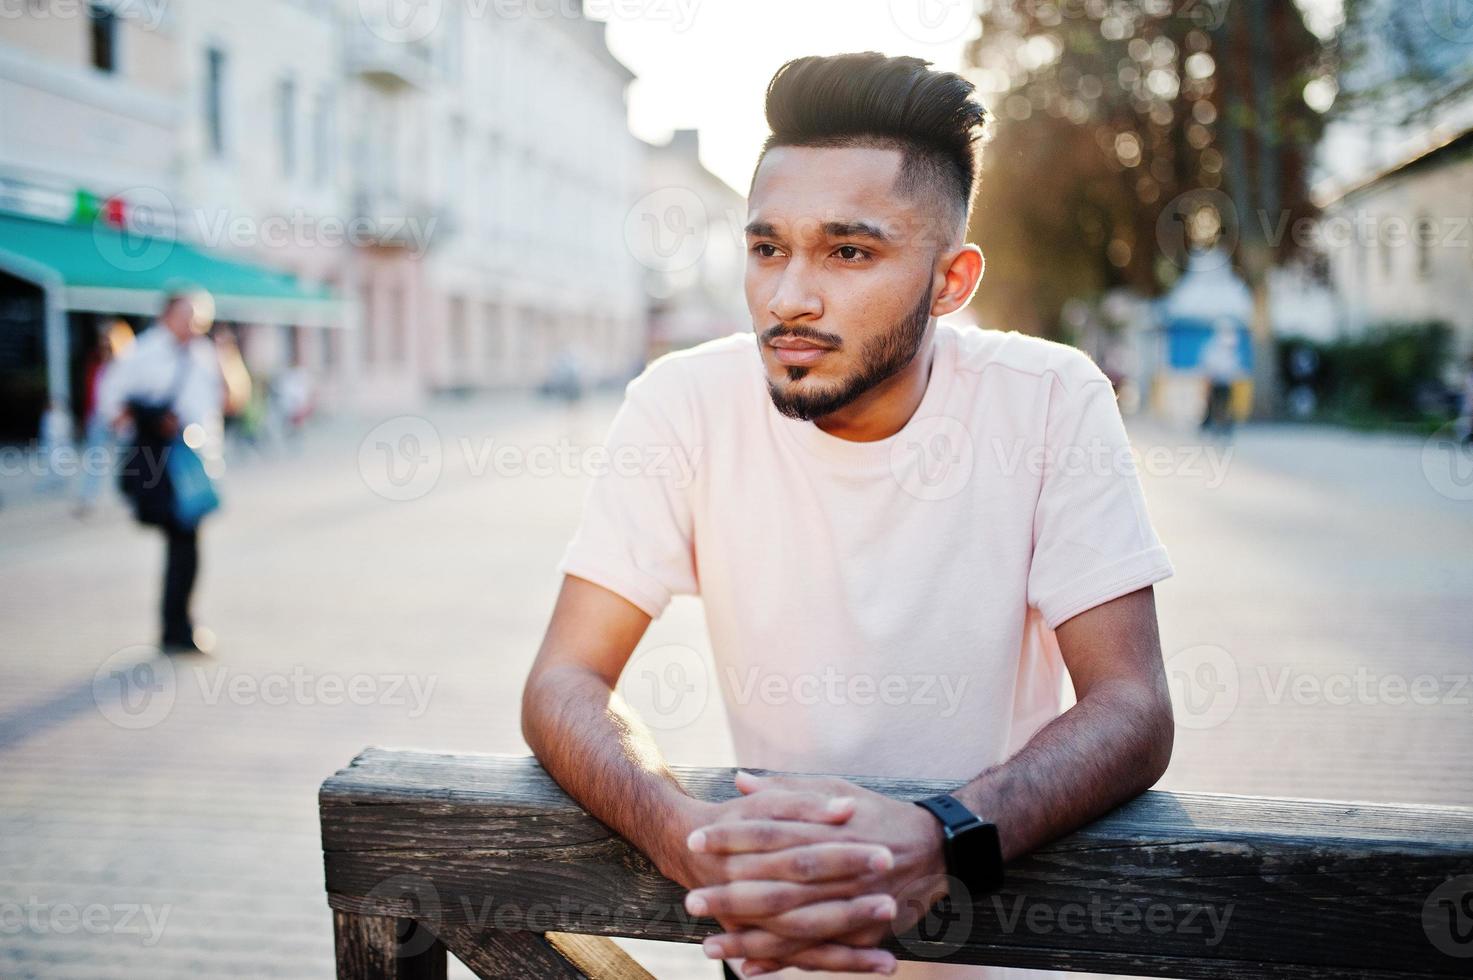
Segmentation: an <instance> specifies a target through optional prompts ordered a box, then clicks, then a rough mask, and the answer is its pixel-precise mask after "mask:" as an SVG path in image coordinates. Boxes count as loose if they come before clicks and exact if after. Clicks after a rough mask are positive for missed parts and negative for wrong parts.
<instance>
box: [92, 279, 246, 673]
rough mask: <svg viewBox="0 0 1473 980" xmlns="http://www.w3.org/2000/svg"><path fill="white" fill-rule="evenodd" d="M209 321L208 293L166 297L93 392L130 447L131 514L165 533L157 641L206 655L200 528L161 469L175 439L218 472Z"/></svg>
mask: <svg viewBox="0 0 1473 980" xmlns="http://www.w3.org/2000/svg"><path fill="white" fill-rule="evenodd" d="M213 321H214V303H213V301H212V300H211V299H210V296H209V294H207V293H174V294H171V295H170V296H169V297H168V298H167V299H166V300H165V302H164V307H163V311H162V313H161V314H160V316H159V319H158V322H157V323H155V324H154V325H153V326H151V327H149V328H148V329H147V330H145V331H144V332H143V333H142V335H140V336H139V338H138V342H137V343H135V344H134V345H133V347H132V349H131V350H129V351H128V352H126V353H125V354H123V355H122V356H120V357H118V358H117V359H116V360H115V361H114V362H113V365H112V367H111V368H109V370H108V372H107V374H106V375H105V377H104V380H103V384H102V386H101V388H100V390H99V410H100V411H103V412H105V413H106V417H107V418H109V419H111V420H112V423H113V426H114V428H115V429H117V430H119V431H120V432H122V433H126V434H127V437H128V438H129V439H130V440H131V442H132V445H133V447H134V448H133V451H132V452H130V453H129V454H128V455H127V456H126V457H125V463H124V466H123V479H124V481H125V483H126V482H127V481H130V480H131V481H132V483H131V486H132V488H133V490H134V507H135V516H136V517H137V518H138V520H139V521H140V522H142V523H146V524H153V525H156V526H157V527H159V529H160V530H161V531H162V532H163V535H164V541H165V544H166V548H167V557H166V560H165V565H164V583H163V603H162V609H161V612H162V620H163V623H162V625H163V629H162V639H161V645H162V646H163V648H164V650H165V651H166V652H169V653H187V652H208V651H209V649H211V648H212V647H213V645H214V634H213V633H212V632H211V631H209V630H208V629H204V628H201V627H198V626H196V624H195V623H194V621H193V619H192V618H191V616H190V600H191V597H192V595H193V592H194V584H195V579H196V578H197V576H198V573H199V528H198V525H197V524H194V523H189V522H186V521H184V520H182V519H181V518H180V517H179V516H178V515H177V513H176V511H175V509H174V503H175V501H174V500H173V494H172V491H171V490H170V488H169V481H168V477H167V476H166V473H167V470H166V468H165V463H166V460H165V450H166V449H168V448H171V444H173V443H174V440H175V437H176V436H181V437H182V439H183V442H184V444H185V446H187V447H188V448H189V449H190V450H192V451H194V452H195V453H196V454H197V455H198V456H199V457H200V458H201V459H202V460H204V461H205V463H204V465H205V471H206V472H210V470H212V469H214V470H216V471H217V472H218V463H219V461H220V458H221V443H222V439H223V422H222V412H223V410H224V407H225V381H224V377H223V375H222V373H221V367H220V360H219V356H218V354H217V353H216V349H215V345H214V344H213V343H212V342H211V341H210V340H209V338H208V337H206V336H205V335H206V334H207V333H208V332H209V330H210V326H211V324H212V323H213Z"/></svg>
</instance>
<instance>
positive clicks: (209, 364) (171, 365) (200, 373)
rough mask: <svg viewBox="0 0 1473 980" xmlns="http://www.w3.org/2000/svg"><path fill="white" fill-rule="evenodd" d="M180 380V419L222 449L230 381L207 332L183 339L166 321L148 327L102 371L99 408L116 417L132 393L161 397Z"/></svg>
mask: <svg viewBox="0 0 1473 980" xmlns="http://www.w3.org/2000/svg"><path fill="white" fill-rule="evenodd" d="M185 358H188V366H187V367H184V360H185ZM181 369H182V374H181ZM176 385H177V386H178V387H177V390H178V395H177V397H175V399H174V414H175V415H177V416H178V417H179V424H180V425H181V426H188V425H191V424H193V425H198V426H200V427H201V429H202V430H203V435H204V437H205V445H206V447H207V449H209V450H212V451H213V450H218V448H219V446H220V443H221V440H222V436H223V432H224V420H223V418H222V416H221V411H222V407H223V403H224V398H225V381H224V378H223V377H221V374H220V361H219V358H218V357H217V356H216V354H215V345H214V343H213V342H211V341H210V340H209V339H208V338H206V337H193V338H191V339H190V340H189V341H188V343H187V344H180V343H179V341H178V340H177V339H176V338H175V337H174V335H173V334H172V333H170V332H169V328H168V327H166V326H164V325H163V324H162V323H155V324H154V325H153V326H151V327H149V328H148V329H147V330H145V331H144V332H143V333H141V334H139V336H138V340H137V341H136V342H135V343H134V344H133V345H132V346H131V347H130V348H128V349H127V350H126V351H124V352H123V354H122V355H121V356H119V357H118V358H116V359H115V360H114V361H113V362H112V365H111V367H110V368H109V369H108V371H107V373H106V374H105V375H104V376H103V379H102V381H101V383H100V384H99V385H98V392H97V403H98V411H99V412H101V413H102V417H103V418H105V419H107V420H108V421H109V422H111V421H112V420H113V419H116V418H117V417H118V415H119V414H120V413H121V412H122V410H123V408H124V405H125V403H126V402H127V401H128V400H129V399H134V398H136V399H140V400H145V401H152V402H161V401H164V400H166V399H168V398H169V396H170V394H171V392H173V391H174V390H175V387H176Z"/></svg>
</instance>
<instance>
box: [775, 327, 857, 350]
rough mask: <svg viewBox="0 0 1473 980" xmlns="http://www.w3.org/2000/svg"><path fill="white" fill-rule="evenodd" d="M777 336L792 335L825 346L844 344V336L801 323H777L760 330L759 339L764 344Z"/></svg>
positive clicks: (834, 346) (840, 345)
mask: <svg viewBox="0 0 1473 980" xmlns="http://www.w3.org/2000/svg"><path fill="white" fill-rule="evenodd" d="M779 337H792V338H795V339H798V340H810V341H812V342H813V343H815V344H823V345H824V346H825V347H833V348H835V349H837V348H839V347H842V346H843V345H844V338H842V337H839V336H837V335H835V334H831V333H825V332H824V331H822V330H815V329H813V328H812V327H808V326H804V325H803V324H801V323H794V324H791V325H788V324H782V323H777V324H773V325H772V326H770V327H768V328H767V329H766V330H764V331H762V337H761V340H762V342H763V343H764V344H770V343H772V342H773V341H774V340H776V339H777V338H779Z"/></svg>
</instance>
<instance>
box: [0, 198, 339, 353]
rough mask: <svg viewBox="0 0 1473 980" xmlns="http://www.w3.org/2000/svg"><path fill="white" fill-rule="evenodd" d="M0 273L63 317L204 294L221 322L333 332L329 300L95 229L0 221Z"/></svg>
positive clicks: (278, 277) (252, 271) (274, 277)
mask: <svg viewBox="0 0 1473 980" xmlns="http://www.w3.org/2000/svg"><path fill="white" fill-rule="evenodd" d="M0 269H3V270H5V271H6V272H9V273H10V274H11V275H13V276H16V277H18V278H21V279H24V280H27V281H29V282H34V283H36V284H37V285H38V286H41V287H43V288H45V289H46V290H47V293H48V298H49V299H50V301H51V302H53V303H58V304H60V305H61V307H62V308H63V309H65V310H69V311H70V310H77V311H88V312H95V313H124V314H138V315H142V316H153V315H155V314H157V313H158V312H159V304H160V302H161V301H162V299H163V297H164V295H165V294H166V293H168V292H170V291H171V290H174V289H179V288H199V289H206V290H208V291H209V292H210V294H211V295H212V296H213V297H214V299H215V313H216V315H217V316H218V317H220V318H221V319H224V320H242V321H246V322H250V323H285V324H293V325H297V326H336V325H339V324H340V321H341V318H340V308H339V304H338V302H337V301H336V300H335V299H334V298H333V296H332V294H331V293H330V292H329V291H328V290H326V289H324V288H322V287H318V286H312V285H308V284H306V283H303V282H301V281H300V280H298V279H297V278H296V277H295V276H292V275H288V274H287V273H284V272H278V271H276V270H274V269H268V268H265V267H264V266H258V265H251V264H248V263H245V262H237V261H234V260H230V259H222V258H217V257H215V256H213V255H209V254H207V253H205V252H203V251H201V250H199V249H197V248H194V247H193V246H191V245H186V244H185V243H183V242H180V241H175V240H173V239H169V238H161V237H148V236H144V235H139V234H135V233H131V232H123V231H120V230H118V229H116V228H114V227H112V226H111V225H108V224H106V223H105V222H102V221H96V222H93V223H91V224H66V223H63V222H57V221H47V220H45V219H43V218H33V217H30V216H28V215H20V214H8V213H0Z"/></svg>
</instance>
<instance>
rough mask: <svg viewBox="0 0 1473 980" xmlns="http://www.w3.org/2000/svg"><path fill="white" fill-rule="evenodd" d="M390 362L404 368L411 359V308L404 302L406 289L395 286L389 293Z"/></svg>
mask: <svg viewBox="0 0 1473 980" xmlns="http://www.w3.org/2000/svg"><path fill="white" fill-rule="evenodd" d="M389 316H390V318H391V319H390V320H389V360H390V361H392V362H393V364H394V366H396V367H402V366H404V362H405V360H406V359H407V358H408V357H409V324H408V322H407V321H408V319H409V307H408V304H406V303H405V301H404V288H403V287H402V286H395V287H394V288H393V289H392V290H390V292H389Z"/></svg>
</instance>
